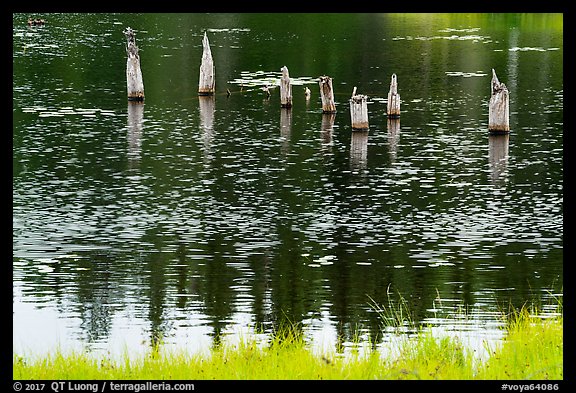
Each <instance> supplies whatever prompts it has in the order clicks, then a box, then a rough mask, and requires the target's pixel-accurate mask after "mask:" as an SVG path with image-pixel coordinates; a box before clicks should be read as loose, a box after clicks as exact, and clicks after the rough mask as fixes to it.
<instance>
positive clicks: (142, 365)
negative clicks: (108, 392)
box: [13, 308, 563, 380]
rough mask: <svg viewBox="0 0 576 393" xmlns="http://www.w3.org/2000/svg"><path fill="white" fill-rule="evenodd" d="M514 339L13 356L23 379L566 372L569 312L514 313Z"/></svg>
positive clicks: (422, 337)
mask: <svg viewBox="0 0 576 393" xmlns="http://www.w3.org/2000/svg"><path fill="white" fill-rule="evenodd" d="M506 320H507V324H506V327H505V329H506V338H505V340H504V341H503V342H502V343H501V344H500V345H497V346H495V347H494V348H487V349H488V350H489V357H488V358H487V359H485V360H483V361H478V360H477V359H474V358H473V356H472V354H470V352H469V351H468V350H466V348H465V347H464V346H463V345H462V344H461V343H460V342H459V340H458V339H457V338H451V337H443V338H438V337H434V336H433V335H432V331H431V330H430V329H428V328H422V329H420V330H419V331H418V333H417V334H416V335H415V337H414V338H411V339H408V340H403V341H402V342H401V344H400V345H399V348H398V350H399V352H398V354H397V355H390V356H388V357H387V356H384V355H383V354H382V353H380V352H377V351H374V350H368V351H352V352H353V353H351V354H350V355H349V356H346V357H343V356H339V355H338V354H337V352H336V351H333V352H325V353H323V354H318V353H314V352H313V351H312V350H311V348H310V347H309V346H308V345H307V344H306V341H305V340H304V339H303V337H302V335H301V334H298V333H297V332H298V329H294V328H293V327H288V328H286V329H283V330H282V332H280V333H281V334H276V335H275V336H274V338H273V339H272V340H271V342H270V343H268V344H266V345H260V344H258V343H257V342H256V341H254V340H250V339H246V340H241V342H240V343H239V344H238V345H235V346H234V345H229V344H221V345H219V346H218V347H216V348H214V349H213V350H212V351H211V352H210V354H209V355H200V354H189V353H186V352H185V351H179V352H166V351H162V348H157V349H156V350H155V351H152V352H151V353H150V354H148V355H146V356H143V357H142V358H141V359H139V360H134V359H129V357H128V356H125V357H124V358H123V359H120V360H118V359H116V360H111V359H109V358H106V357H102V358H96V357H94V356H91V355H90V354H83V353H68V354H64V353H60V352H57V353H54V354H50V355H48V356H45V357H41V358H35V359H34V358H23V357H20V356H17V355H14V356H13V378H14V379H20V380H41V379H43V380H58V379H65V380H86V379H94V380H96V379H109V380H126V379H133V380H172V379H176V380H210V379H221V380H222V379H234V380H242V379H249V380H277V379H291V380H296V379H298V380H322V379H325V380H328V379H339V380H344V379H346V380H366V379H382V380H398V379H435V380H456V379H458V380H472V379H484V380H487V379H490V380H494V379H506V380H514V379H534V380H545V379H549V380H562V379H563V317H562V316H558V317H553V318H547V319H543V318H540V317H538V316H535V315H534V314H533V313H530V312H529V311H528V310H527V309H525V308H524V309H522V310H521V311H519V312H517V313H513V314H512V315H510V316H509V317H507V319H506Z"/></svg>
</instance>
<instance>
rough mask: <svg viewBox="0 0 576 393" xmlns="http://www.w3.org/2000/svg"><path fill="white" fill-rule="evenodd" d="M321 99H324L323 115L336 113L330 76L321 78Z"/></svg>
mask: <svg viewBox="0 0 576 393" xmlns="http://www.w3.org/2000/svg"><path fill="white" fill-rule="evenodd" d="M319 83H320V97H321V98H322V113H336V104H334V91H333V90H332V78H330V77H329V76H326V75H324V76H321V77H320V82H319Z"/></svg>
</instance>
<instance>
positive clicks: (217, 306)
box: [13, 14, 563, 353]
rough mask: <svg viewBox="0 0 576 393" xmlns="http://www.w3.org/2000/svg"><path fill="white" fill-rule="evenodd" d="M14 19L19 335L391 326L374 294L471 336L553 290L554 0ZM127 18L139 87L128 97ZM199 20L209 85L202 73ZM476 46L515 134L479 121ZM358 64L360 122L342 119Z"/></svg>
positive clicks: (325, 341) (31, 339)
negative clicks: (519, 11)
mask: <svg viewBox="0 0 576 393" xmlns="http://www.w3.org/2000/svg"><path fill="white" fill-rule="evenodd" d="M27 18H28V15H18V14H15V15H14V17H13V21H14V26H13V42H14V49H13V59H14V72H13V102H14V105H13V120H14V127H13V146H14V147H13V310H14V314H13V321H14V334H13V344H14V352H16V353H22V352H24V353H29V352H32V353H42V352H44V351H47V350H50V349H53V348H55V347H57V346H60V347H61V348H62V347H64V348H73V347H77V348H91V349H102V350H108V351H112V352H117V351H124V350H127V351H129V352H131V353H139V352H141V351H144V350H146V349H147V348H149V346H150V344H151V343H154V342H157V341H158V340H161V341H162V342H164V343H165V344H166V345H167V346H172V345H173V346H178V347H186V348H189V349H192V350H203V349H205V348H208V347H209V346H210V345H211V344H212V343H213V342H214V341H218V340H237V339H239V337H243V336H244V335H245V334H247V333H254V332H257V333H254V334H256V335H257V336H259V337H260V336H262V337H264V338H265V337H266V336H267V335H268V334H271V333H272V332H273V331H274V329H276V328H277V327H278V326H280V325H282V324H283V323H285V321H290V323H293V324H296V325H298V326H301V327H302V330H303V331H304V333H305V335H306V337H307V338H308V339H310V340H311V341H312V342H314V343H315V344H316V345H317V346H319V347H323V346H331V345H334V344H335V343H337V342H338V343H341V344H342V345H343V346H344V347H348V346H350V345H352V344H351V343H352V342H353V341H354V339H355V338H356V337H361V338H363V339H366V340H372V341H375V342H377V343H380V344H381V345H382V346H383V347H385V346H386V344H387V343H390V342H392V341H393V337H395V336H394V335H393V334H391V333H392V331H393V330H395V328H393V327H391V326H390V325H386V324H385V323H384V322H386V321H385V319H383V318H382V315H381V312H379V310H380V311H382V309H381V308H379V307H384V309H386V306H387V305H388V306H391V307H392V308H393V309H394V308H396V309H398V308H399V307H401V306H402V305H404V304H406V305H407V306H408V309H409V310H410V314H409V318H408V320H409V321H410V322H412V323H413V324H414V325H420V324H426V325H431V326H433V327H434V328H435V329H436V330H435V331H437V332H439V333H438V334H457V335H460V336H462V337H465V338H466V339H467V340H469V341H470V342H471V343H472V345H473V346H474V348H476V349H481V348H482V343H483V342H485V341H489V342H492V341H497V340H499V339H500V338H501V335H502V333H501V331H500V330H499V327H500V326H501V322H502V320H501V314H502V312H503V310H506V309H507V308H508V306H509V305H512V306H514V307H520V306H522V305H523V304H525V303H527V302H533V303H536V304H537V305H538V306H539V307H541V309H542V311H543V313H544V315H548V314H553V313H555V312H556V311H557V309H556V305H557V302H558V299H561V297H562V292H563V284H562V282H563V269H562V261H563V222H562V220H563V162H562V161H563V71H562V56H563V36H562V17H561V16H558V15H536V14H535V15H530V14H528V15H523V16H519V15H518V16H514V15H512V16H510V15H501V16H494V15H476V14H472V15H468V14H462V15H444V14H442V15H440V14H439V15H435V14H432V15H419V16H418V15H410V14H409V15H378V14H376V15H371V14H366V15H345V14H342V15H341V14H334V15H327V16H326V15H324V16H320V15H308V14H303V15H290V14H288V15H285V16H283V15H282V14H278V15H267V14H260V15H252V14H238V15H230V14H214V15H195V14H191V15H186V14H182V15H180V14H171V15H157V14H143V15H129V14H114V15H109V14H96V15H91V14H47V15H44V19H46V20H47V23H46V25H45V26H36V27H28V26H27V25H26V20H27ZM319 18H324V19H323V20H322V28H320V26H318V24H319ZM494 18H496V20H494ZM280 21H282V22H285V24H284V25H282V28H280V26H279V24H280ZM343 21H345V22H346V26H348V27H349V26H354V29H348V27H347V28H344V27H342V22H343ZM127 26H131V27H132V28H134V29H135V30H136V32H137V33H136V41H137V44H138V46H139V48H140V56H141V60H142V72H143V76H144V85H145V94H146V99H145V101H144V103H131V102H127V99H126V80H125V61H126V58H125V50H124V45H125V43H124V40H125V39H124V36H123V34H122V30H123V29H124V28H125V27H127ZM204 31H207V34H208V37H209V39H210V43H211V46H212V54H213V56H214V58H215V67H216V76H217V82H216V89H217V94H216V95H215V97H198V95H197V87H198V86H197V83H198V71H199V64H200V58H201V51H202V45H201V37H202V35H203V34H204ZM280 44H282V45H280ZM284 65H286V66H287V67H288V68H289V70H290V76H291V78H292V81H293V85H294V86H293V95H294V103H293V107H292V108H291V109H285V108H280V100H279V89H278V80H279V77H280V75H281V72H280V68H281V67H282V66H284ZM492 68H494V69H495V70H496V71H497V74H498V77H499V79H500V81H501V82H504V83H506V85H507V86H508V88H509V89H510V92H511V93H510V97H511V98H510V100H511V101H510V113H511V115H510V125H511V129H512V131H511V133H510V134H509V135H489V134H488V132H487V118H488V114H487V112H488V106H487V105H488V99H489V94H490V78H491V69H492ZM392 73H396V74H397V75H398V86H399V88H398V90H399V93H400V95H401V98H402V104H401V105H402V106H401V110H402V115H401V118H400V119H399V120H388V119H387V118H386V98H387V93H388V88H389V83H390V76H391V75H392ZM320 75H330V76H331V77H332V78H333V81H334V91H335V99H336V105H337V113H336V114H334V115H326V114H322V111H321V101H320V97H319V90H318V87H317V86H318V84H317V83H318V82H317V78H318V77H319V76H320ZM263 85H269V86H270V91H271V96H270V97H266V95H265V94H264V93H263V91H262V90H261V87H262V86H263ZM305 86H307V87H309V88H310V89H311V90H312V97H311V99H310V100H309V101H307V100H306V99H305V96H304V87H305ZM355 86H356V87H358V92H359V93H361V94H367V95H368V97H369V102H368V108H369V124H370V129H369V131H368V132H352V131H351V123H350V113H349V107H348V99H349V97H350V95H351V93H352V90H353V88H354V87H355ZM226 89H229V90H230V91H231V94H230V96H229V97H228V96H227V94H226ZM410 326H411V325H410V324H407V325H406V327H405V329H406V331H411V329H410Z"/></svg>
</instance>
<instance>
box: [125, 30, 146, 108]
mask: <svg viewBox="0 0 576 393" xmlns="http://www.w3.org/2000/svg"><path fill="white" fill-rule="evenodd" d="M124 35H125V36H126V40H127V43H126V54H127V55H128V60H127V61H126V84H127V89H128V100H130V101H143V100H144V82H143V79H142V70H141V69H140V56H139V55H138V47H137V46H136V38H135V34H134V30H132V29H131V28H130V27H127V28H126V30H124Z"/></svg>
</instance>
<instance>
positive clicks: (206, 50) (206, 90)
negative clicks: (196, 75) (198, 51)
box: [198, 32, 216, 96]
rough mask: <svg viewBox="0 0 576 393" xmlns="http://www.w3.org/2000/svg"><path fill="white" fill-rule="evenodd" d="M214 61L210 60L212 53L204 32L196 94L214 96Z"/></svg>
mask: <svg viewBox="0 0 576 393" xmlns="http://www.w3.org/2000/svg"><path fill="white" fill-rule="evenodd" d="M214 74H215V70H214V61H213V60H212V51H211V50H210V42H208V36H207V35H206V32H204V38H203V39H202V63H201V64H200V80H199V81H198V94H199V95H201V96H209V95H213V94H214V90H215V87H216V79H215V77H214Z"/></svg>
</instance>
